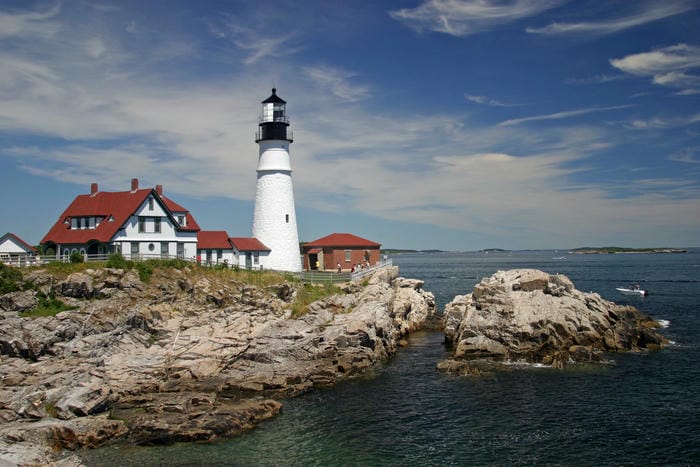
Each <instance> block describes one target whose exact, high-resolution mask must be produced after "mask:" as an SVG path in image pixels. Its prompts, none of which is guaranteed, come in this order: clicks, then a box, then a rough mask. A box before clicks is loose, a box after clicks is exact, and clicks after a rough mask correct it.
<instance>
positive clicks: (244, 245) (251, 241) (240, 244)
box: [230, 237, 270, 251]
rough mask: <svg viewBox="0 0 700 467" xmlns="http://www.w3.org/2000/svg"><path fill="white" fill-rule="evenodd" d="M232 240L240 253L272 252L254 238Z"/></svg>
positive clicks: (232, 238)
mask: <svg viewBox="0 0 700 467" xmlns="http://www.w3.org/2000/svg"><path fill="white" fill-rule="evenodd" d="M230 240H231V243H233V246H235V247H236V249H237V250H238V251H270V249H269V248H268V247H266V246H265V245H264V244H263V243H262V242H261V241H260V240H258V239H257V238H254V237H231V239H230Z"/></svg>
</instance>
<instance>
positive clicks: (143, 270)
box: [135, 259, 159, 282]
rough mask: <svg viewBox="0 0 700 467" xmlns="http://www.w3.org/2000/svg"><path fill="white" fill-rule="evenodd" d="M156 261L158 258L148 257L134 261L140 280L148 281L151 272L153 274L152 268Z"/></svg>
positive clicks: (156, 263)
mask: <svg viewBox="0 0 700 467" xmlns="http://www.w3.org/2000/svg"><path fill="white" fill-rule="evenodd" d="M158 262H159V260H154V259H149V260H148V261H139V262H136V263H135V266H136V270H137V271H138V272H139V279H141V282H148V280H149V279H150V278H151V274H153V270H154V269H155V268H156V267H157V266H158Z"/></svg>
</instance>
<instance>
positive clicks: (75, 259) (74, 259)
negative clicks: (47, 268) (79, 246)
mask: <svg viewBox="0 0 700 467" xmlns="http://www.w3.org/2000/svg"><path fill="white" fill-rule="evenodd" d="M83 261H85V258H83V255H82V254H80V253H78V252H77V251H74V252H73V253H71V254H70V262H71V263H82V262H83Z"/></svg>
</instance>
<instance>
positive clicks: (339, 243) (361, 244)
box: [304, 233, 382, 248]
mask: <svg viewBox="0 0 700 467" xmlns="http://www.w3.org/2000/svg"><path fill="white" fill-rule="evenodd" d="M380 246H382V245H381V243H377V242H373V241H371V240H367V239H366V238H362V237H358V236H357V235H353V234H350V233H332V234H330V235H326V236H325V237H321V238H319V239H318V240H314V241H313V242H308V243H304V247H305V248H324V247H326V248H334V247H337V248H348V247H356V248H379V247H380Z"/></svg>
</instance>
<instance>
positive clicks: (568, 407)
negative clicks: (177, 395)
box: [85, 249, 700, 466]
mask: <svg viewBox="0 0 700 467" xmlns="http://www.w3.org/2000/svg"><path fill="white" fill-rule="evenodd" d="M393 260H394V264H396V265H398V266H399V267H400V270H401V275H402V276H404V277H411V278H419V279H423V280H424V281H425V287H424V288H425V289H426V290H429V291H431V292H433V293H434V294H435V296H436V299H437V302H438V305H439V307H440V309H441V310H442V308H443V307H444V305H445V303H446V302H448V301H450V300H451V299H452V297H454V296H455V295H457V294H465V293H468V292H470V291H471V289H472V288H473V286H474V285H475V284H476V283H477V282H478V281H479V280H480V279H481V278H482V277H484V276H489V275H491V274H492V273H494V272H495V271H497V270H499V269H513V268H537V269H541V270H544V271H547V272H550V273H563V274H565V275H567V276H568V277H569V278H571V279H572V280H573V282H574V284H575V285H576V287H577V288H578V289H579V290H582V291H586V292H588V291H595V292H598V293H600V294H601V295H602V296H603V297H604V298H606V299H609V300H612V301H615V302H618V303H623V304H631V305H634V306H636V307H637V308H639V309H640V310H642V311H643V312H645V313H647V314H649V315H651V316H652V317H654V318H655V319H658V320H663V321H664V323H665V324H667V327H665V328H664V329H663V330H662V332H663V333H664V334H665V335H666V337H667V338H668V339H669V340H670V341H671V345H669V346H668V347H667V348H665V349H663V350H661V351H657V352H651V353H641V354H640V353H633V354H620V355H614V356H612V360H613V361H614V364H612V365H600V366H586V367H578V368H571V369H566V370H554V369H550V368H527V369H521V370H517V371H509V372H503V373H497V374H495V375H491V376H487V377H476V378H475V377H467V378H460V377H453V376H447V375H443V374H440V373H438V372H437V371H436V370H435V365H436V363H437V362H438V361H439V360H441V359H443V358H444V357H445V356H446V351H445V347H444V345H443V336H442V334H441V333H436V332H422V333H416V334H414V335H412V336H411V337H410V339H409V343H410V345H409V346H408V347H407V348H403V349H401V350H400V351H399V353H398V354H397V356H396V357H395V358H394V359H393V360H391V361H390V362H388V363H387V364H386V365H384V366H383V367H381V368H377V369H375V370H373V371H372V372H371V373H370V374H368V375H366V376H363V377H361V378H357V379H354V380H351V381H347V382H344V383H342V384H340V385H338V386H336V387H335V388H332V389H326V390H315V391H313V392H310V393H308V394H305V395H302V396H300V397H297V398H295V399H290V400H287V401H284V407H283V410H282V413H281V414H280V415H279V416H277V417H276V418H273V419H272V420H269V421H266V422H264V423H262V424H260V425H259V426H258V427H257V428H256V429H254V430H253V431H251V432H249V433H247V434H245V435H243V436H239V437H236V438H233V439H229V440H224V441H220V442H217V443H214V444H177V445H172V446H165V447H163V446H159V447H132V446H124V445H120V446H113V447H108V448H102V449H99V450H96V451H93V452H90V453H86V454H85V460H86V462H87V463H88V464H89V465H133V464H141V465H244V466H245V465H321V466H325V465H362V466H364V465H402V466H404V465H567V466H568V465H575V466H588V465H590V466H598V465H616V466H617V465H700V365H699V363H698V362H699V361H700V249H691V250H689V252H688V253H681V254H609V255H574V254H569V253H568V252H565V251H526V252H489V253H481V252H480V253H411V254H400V255H395V256H393ZM630 283H638V284H640V285H641V286H642V288H644V289H646V290H648V291H649V293H650V295H649V296H647V297H634V296H632V297H630V296H624V295H620V294H619V293H617V292H616V290H615V287H618V286H626V285H629V284H630Z"/></svg>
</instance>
